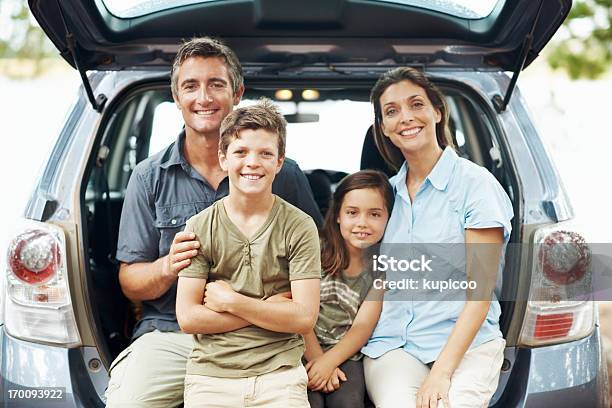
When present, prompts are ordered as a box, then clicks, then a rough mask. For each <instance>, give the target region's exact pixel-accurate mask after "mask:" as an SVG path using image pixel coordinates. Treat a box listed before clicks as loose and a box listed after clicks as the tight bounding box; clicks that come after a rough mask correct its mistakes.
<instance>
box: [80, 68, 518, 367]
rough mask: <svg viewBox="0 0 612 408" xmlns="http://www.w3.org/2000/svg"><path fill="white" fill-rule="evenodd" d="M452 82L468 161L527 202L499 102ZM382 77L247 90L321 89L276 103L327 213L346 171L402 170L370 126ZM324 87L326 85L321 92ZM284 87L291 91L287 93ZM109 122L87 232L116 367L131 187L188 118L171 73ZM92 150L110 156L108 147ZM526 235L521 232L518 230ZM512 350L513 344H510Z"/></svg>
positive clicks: (105, 347)
mask: <svg viewBox="0 0 612 408" xmlns="http://www.w3.org/2000/svg"><path fill="white" fill-rule="evenodd" d="M449 76H451V77H452V75H445V78H444V79H443V78H440V79H439V80H438V81H437V82H438V85H439V86H440V87H441V89H442V91H443V92H444V93H445V95H446V96H447V101H448V104H449V109H450V113H451V128H452V131H453V137H454V142H455V145H456V146H457V151H458V153H459V155H460V156H462V157H464V158H467V159H469V160H472V161H474V162H476V163H477V164H480V165H482V166H484V167H486V168H487V169H488V170H489V171H490V172H491V173H492V174H494V175H495V177H496V178H497V179H498V180H499V182H500V183H501V185H502V186H503V187H504V188H505V189H506V191H507V192H508V194H509V196H510V197H511V198H512V199H513V201H514V202H515V206H518V205H519V203H518V202H519V201H520V200H519V198H518V196H517V195H516V192H517V191H519V190H518V187H517V186H516V180H515V177H514V174H513V170H512V167H511V165H510V161H509V160H508V158H507V153H506V152H505V151H504V149H503V144H502V143H500V140H499V138H500V137H501V136H500V135H501V133H500V132H499V129H497V127H496V125H495V121H493V120H491V115H492V114H493V113H492V112H491V108H490V105H487V104H486V103H485V101H484V100H483V99H482V96H479V95H478V94H476V93H475V92H474V91H473V90H471V89H470V88H469V87H466V86H465V85H463V84H462V83H460V82H457V81H452V80H449V79H448V77H449ZM433 78H434V79H435V78H436V75H435V74H434V75H433ZM374 80H375V76H371V77H370V78H367V79H363V80H361V81H353V82H350V83H345V84H342V83H332V82H327V81H313V80H308V81H296V80H295V79H290V78H284V79H283V78H279V79H278V80H277V81H273V82H270V81H257V80H256V79H252V78H248V77H247V78H246V85H247V93H246V94H245V97H244V98H243V103H249V101H253V100H255V99H257V98H259V97H260V96H268V97H271V98H273V97H274V94H275V92H276V91H277V90H278V89H281V88H283V89H290V90H292V93H293V94H294V95H300V93H301V92H302V91H303V90H304V89H306V87H307V88H308V89H311V90H317V91H318V92H319V98H320V99H319V100H317V101H303V100H299V101H298V102H297V103H296V102H293V101H285V102H282V101H276V103H278V104H279V105H280V107H281V110H282V111H283V113H285V114H287V115H288V116H289V118H290V119H289V121H290V123H289V127H288V136H287V137H288V139H287V157H289V158H292V159H294V160H296V161H297V162H298V164H299V165H300V166H301V167H302V169H303V170H304V171H305V173H306V174H307V177H308V179H309V181H310V184H311V188H312V190H313V194H314V196H315V200H316V201H317V203H318V204H319V207H320V209H321V212H322V214H324V213H325V211H326V210H327V206H328V203H329V198H330V197H331V192H332V190H333V187H334V185H335V184H336V183H337V182H338V181H339V180H340V179H341V178H342V177H343V176H344V175H346V174H347V173H351V172H354V171H356V170H359V169H364V168H374V169H379V170H382V171H385V172H386V173H387V174H389V175H393V174H394V171H393V170H392V169H389V168H388V167H387V166H386V165H385V163H384V162H383V160H382V158H381V156H380V154H379V153H378V151H377V150H376V147H375V146H374V143H373V139H372V134H371V129H369V127H370V124H371V123H372V116H373V112H372V108H371V105H370V103H369V102H368V96H369V89H370V88H371V86H372V84H373V81H374ZM317 83H318V84H320V86H316V84H317ZM273 84H276V86H273ZM281 84H286V85H287V86H286V87H285V86H282V87H281V86H280V85H281ZM298 99H299V97H298ZM338 109H340V110H338ZM305 113H307V114H309V115H311V116H308V118H309V119H308V120H309V122H305V121H301V120H300V119H299V117H300V115H301V114H305ZM313 115H314V116H313ZM105 118H106V119H105V120H103V121H102V126H101V128H100V130H99V132H100V133H101V135H99V137H98V138H97V140H99V141H100V143H101V144H103V145H104V146H106V147H107V148H108V149H109V152H108V158H107V159H106V160H105V161H104V162H102V163H98V164H101V165H95V164H94V163H96V160H98V158H97V157H92V158H91V161H92V166H91V167H90V168H91V171H90V173H89V174H86V175H85V177H86V179H85V180H84V183H83V185H84V186H86V192H85V200H84V202H83V207H84V208H83V211H82V213H83V214H87V224H86V225H87V227H86V228H84V230H85V233H86V237H85V238H86V240H85V241H86V242H88V246H89V248H88V254H89V271H88V273H89V276H90V280H89V281H90V285H91V288H90V290H89V292H90V293H92V294H93V296H92V297H91V309H92V310H93V311H94V313H95V315H96V316H95V318H96V321H97V322H98V325H97V327H98V333H96V336H95V337H96V338H97V339H99V340H100V341H99V345H98V346H99V347H98V348H99V350H100V351H101V353H100V354H101V356H102V357H103V359H104V360H105V362H106V363H107V364H110V362H111V361H112V360H113V359H114V357H115V356H116V355H117V354H118V353H119V352H120V351H121V350H122V349H123V348H124V347H126V346H127V344H129V341H130V336H131V329H132V326H133V324H134V321H135V319H136V318H137V314H138V305H134V304H132V303H130V302H129V301H128V300H127V299H126V298H125V297H124V296H123V294H122V293H121V290H120V287H119V284H118V280H117V273H118V265H117V263H116V262H115V261H114V251H115V250H116V242H117V232H118V227H119V218H120V215H121V208H122V204H123V198H124V195H125V188H126V186H127V182H128V179H129V177H130V175H131V171H132V170H133V168H134V167H135V166H136V164H137V163H138V162H140V161H142V160H144V159H145V158H146V157H148V156H149V155H151V154H154V153H156V152H158V151H160V150H161V149H163V148H165V147H166V146H167V145H168V144H170V143H171V142H173V141H174V140H175V138H176V136H177V135H178V132H179V131H180V129H181V126H182V120H181V117H180V115H179V113H178V110H177V109H176V107H175V106H174V104H173V102H172V98H171V94H170V89H169V77H168V76H167V75H163V74H160V79H159V80H158V81H150V82H146V83H143V82H140V83H137V84H135V85H134V86H133V87H132V88H131V89H129V90H127V91H126V92H124V94H123V96H122V97H121V99H120V101H116V102H114V103H113V107H112V109H110V110H109V111H108V112H106V113H105ZM296 118H297V119H296ZM310 120H316V121H313V122H310ZM344 121H350V122H352V123H351V125H350V126H352V127H349V125H347V124H342V126H341V127H340V129H336V130H334V128H333V126H334V123H336V124H337V123H342V122H344ZM296 122H298V123H296ZM330 126H332V127H330ZM317 135H320V137H319V136H317ZM317 137H319V138H317ZM336 139H337V141H336ZM305 146H306V147H305ZM308 146H309V147H308ZM340 146H347V147H345V148H343V155H342V157H341V158H340V157H338V154H337V152H338V151H339V150H338V149H340V148H341V147H340ZM105 149H106V148H102V150H105ZM313 149H314V150H313ZM93 151H94V152H99V151H101V146H100V145H99V146H97V147H96V148H94V149H93ZM314 151H316V152H317V154H316V155H315V154H313V152H314ZM98 162H99V160H98ZM517 214H518V213H517ZM514 223H515V226H518V225H519V224H520V220H519V219H518V217H515V219H514ZM518 230H520V228H516V229H515V231H518ZM513 239H514V238H513ZM507 269H508V268H507ZM517 278H518V271H511V270H507V271H506V272H505V274H504V285H505V286H507V287H512V286H515V285H516V280H517ZM502 309H503V315H502V320H501V325H502V331H503V332H504V334H506V333H507V329H508V327H509V325H510V321H511V320H512V319H513V318H518V319H521V318H522V317H521V316H513V311H514V304H512V303H511V302H502ZM515 340H516V339H514V341H515ZM509 344H512V340H511V339H509Z"/></svg>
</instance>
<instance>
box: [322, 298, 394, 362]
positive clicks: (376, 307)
mask: <svg viewBox="0 0 612 408" xmlns="http://www.w3.org/2000/svg"><path fill="white" fill-rule="evenodd" d="M383 294H384V291H383V290H377V289H370V293H368V296H367V297H366V299H367V300H366V301H364V302H363V303H362V304H361V306H360V307H359V310H358V311H357V315H356V316H355V321H354V322H353V324H352V326H351V328H350V329H349V331H348V332H347V333H346V334H345V335H344V337H342V339H340V341H339V342H338V344H336V345H335V346H334V347H332V348H331V349H329V350H327V351H326V352H325V358H326V359H329V361H330V362H331V363H332V364H334V365H335V366H336V367H338V366H339V365H340V364H342V363H344V362H345V361H346V360H348V359H349V358H351V357H352V356H354V355H355V353H357V352H358V351H359V350H361V348H362V347H363V346H364V345H365V344H366V343H367V341H368V339H369V338H370V336H371V335H372V332H373V331H374V328H375V327H376V323H378V318H379V317H380V312H381V311H382V297H383Z"/></svg>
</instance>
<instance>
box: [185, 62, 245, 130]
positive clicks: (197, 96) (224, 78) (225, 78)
mask: <svg viewBox="0 0 612 408" xmlns="http://www.w3.org/2000/svg"><path fill="white" fill-rule="evenodd" d="M242 92H243V88H241V89H239V90H238V92H237V94H236V95H234V92H233V90H232V82H231V79H230V76H229V72H228V70H227V65H226V63H225V61H224V60H223V59H222V58H218V57H209V58H203V57H192V58H187V59H186V60H185V61H183V63H182V64H181V66H180V68H179V71H178V78H177V94H176V95H174V102H175V103H176V106H177V107H178V108H179V109H180V111H181V114H182V115H183V120H184V121H185V129H186V131H187V132H195V133H196V134H198V135H204V136H209V135H210V136H214V137H218V136H219V127H220V126H221V122H222V121H223V119H225V117H226V116H227V115H228V114H229V113H230V112H231V111H232V110H233V109H234V106H235V105H237V104H238V103H239V102H240V98H241V97H242Z"/></svg>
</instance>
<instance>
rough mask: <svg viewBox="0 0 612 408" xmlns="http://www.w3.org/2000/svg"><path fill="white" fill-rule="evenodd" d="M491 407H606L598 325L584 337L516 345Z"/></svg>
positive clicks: (605, 376) (604, 378)
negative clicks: (525, 346) (529, 346)
mask: <svg viewBox="0 0 612 408" xmlns="http://www.w3.org/2000/svg"><path fill="white" fill-rule="evenodd" d="M515 352H516V356H515V359H514V364H513V368H512V371H511V373H510V374H509V378H508V380H507V385H506V387H505V388H504V390H503V392H502V395H501V396H499V398H498V399H497V400H496V402H495V405H494V407H496V408H497V407H500V408H501V407H547V406H551V407H555V408H557V407H558V408H562V407H572V408H575V407H606V408H607V407H608V399H609V398H608V375H607V368H606V359H605V358H604V355H603V351H602V345H601V337H600V333H599V328H598V327H596V329H595V330H594V331H593V333H592V334H591V335H590V336H589V337H586V338H584V339H581V340H577V341H573V342H569V343H565V344H559V345H554V346H546V347H538V348H532V349H516V350H515Z"/></svg>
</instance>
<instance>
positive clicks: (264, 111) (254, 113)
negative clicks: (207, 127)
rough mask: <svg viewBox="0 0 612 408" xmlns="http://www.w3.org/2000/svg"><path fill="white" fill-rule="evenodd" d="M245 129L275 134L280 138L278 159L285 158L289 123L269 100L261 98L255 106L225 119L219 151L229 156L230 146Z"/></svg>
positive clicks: (239, 110) (232, 113)
mask: <svg viewBox="0 0 612 408" xmlns="http://www.w3.org/2000/svg"><path fill="white" fill-rule="evenodd" d="M245 129H251V130H257V129H264V130H267V131H268V132H271V133H274V134H275V135H276V136H277V138H278V157H284V156H285V143H286V138H287V121H286V120H285V118H284V117H283V115H282V114H281V113H280V111H279V110H278V108H277V107H276V106H275V105H274V104H273V103H272V102H271V101H270V100H269V99H267V98H261V99H260V100H259V101H258V102H257V103H256V104H255V105H251V106H246V107H243V108H238V109H235V110H234V111H233V112H231V113H230V114H229V115H227V116H226V117H225V119H223V122H221V129H220V133H221V136H220V137H219V151H220V152H221V153H223V154H227V147H228V146H229V144H230V143H231V142H232V141H234V140H235V139H237V138H239V137H240V136H239V133H240V132H241V131H242V130H245Z"/></svg>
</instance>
